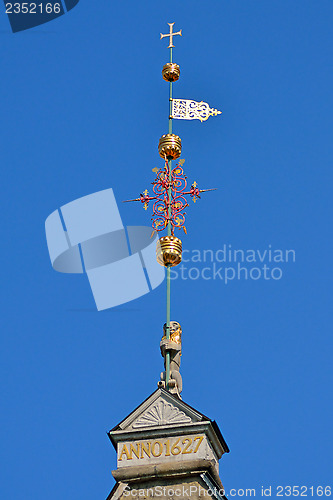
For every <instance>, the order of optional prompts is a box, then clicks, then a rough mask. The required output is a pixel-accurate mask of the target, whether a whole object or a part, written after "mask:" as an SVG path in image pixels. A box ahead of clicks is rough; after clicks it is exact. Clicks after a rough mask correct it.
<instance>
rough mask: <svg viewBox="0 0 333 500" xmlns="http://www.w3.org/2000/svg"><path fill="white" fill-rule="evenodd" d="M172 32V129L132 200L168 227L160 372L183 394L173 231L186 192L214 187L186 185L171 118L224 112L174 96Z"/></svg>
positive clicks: (162, 251)
mask: <svg viewBox="0 0 333 500" xmlns="http://www.w3.org/2000/svg"><path fill="white" fill-rule="evenodd" d="M168 24H169V26H170V32H169V33H168V34H165V35H163V34H162V33H161V39H163V38H165V37H169V46H168V48H169V49H170V62H168V63H167V64H165V65H164V66H163V69H162V76H163V79H164V80H165V81H167V82H169V103H170V104H169V132H168V133H167V134H165V135H162V137H161V138H160V140H159V144H158V151H159V154H160V156H161V158H163V159H164V166H163V167H160V168H153V172H155V174H156V178H155V180H154V181H153V182H152V185H153V195H152V196H149V192H148V190H147V189H146V190H145V191H144V192H143V193H142V194H140V197H139V198H135V199H133V200H126V202H131V201H141V203H142V204H143V206H144V209H145V210H147V208H148V205H149V202H150V201H152V202H153V215H152V227H153V232H152V235H153V234H154V233H155V231H156V232H158V233H159V232H160V231H164V230H166V231H167V235H166V236H162V237H161V238H159V240H158V244H157V249H156V257H157V261H158V262H159V263H160V264H161V265H163V266H165V267H166V283H167V298H166V299H167V300H166V323H165V325H164V336H163V338H162V341H161V344H160V346H161V352H162V355H163V357H164V365H165V372H164V373H163V374H162V376H161V382H160V383H159V384H160V385H161V386H164V387H165V388H166V389H167V390H168V391H170V392H171V393H173V394H176V395H177V396H178V397H180V393H181V390H182V381H181V376H180V373H179V365H180V353H181V327H180V324H179V323H177V322H176V321H170V316H171V315H170V310H171V307H170V306H171V273H170V271H171V267H173V266H177V265H178V264H179V263H180V262H181V260H182V242H181V240H180V239H179V238H177V237H176V236H175V234H174V231H175V229H176V228H177V229H183V230H184V232H185V233H186V227H185V215H186V212H185V211H184V210H185V208H186V207H188V206H189V205H188V202H187V200H186V196H190V197H191V198H192V199H193V201H194V202H196V200H197V199H198V198H200V193H204V192H206V191H213V190H214V188H213V189H199V188H198V187H197V183H196V182H193V183H192V185H191V187H190V188H189V189H188V188H187V177H186V175H185V174H184V170H183V165H184V162H185V160H184V159H180V155H181V149H182V145H181V139H180V137H179V136H178V135H175V134H173V133H172V120H173V119H178V120H194V119H198V120H200V121H201V122H203V121H206V120H207V119H208V118H209V116H216V115H218V114H221V112H220V111H218V110H216V109H214V108H210V107H209V105H208V104H207V103H205V102H203V101H201V102H196V101H192V100H189V99H173V97H172V90H173V88H172V84H173V83H174V82H176V81H177V80H178V79H179V76H180V68H179V66H178V64H176V63H174V62H172V49H173V48H174V45H173V37H174V36H176V35H180V36H182V30H180V31H178V32H177V33H175V32H174V31H173V26H174V24H175V23H168ZM177 159H179V160H178V163H177V164H176V166H175V167H173V166H172V162H173V161H174V160H177Z"/></svg>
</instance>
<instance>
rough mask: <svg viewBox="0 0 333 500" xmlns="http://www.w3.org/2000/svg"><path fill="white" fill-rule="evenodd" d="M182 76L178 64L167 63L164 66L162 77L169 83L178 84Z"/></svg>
mask: <svg viewBox="0 0 333 500" xmlns="http://www.w3.org/2000/svg"><path fill="white" fill-rule="evenodd" d="M179 75H180V68H179V66H178V64H176V63H170V62H169V63H167V64H165V65H164V66H163V69H162V76H163V79H164V80H165V81H167V82H176V81H177V80H178V78H179Z"/></svg>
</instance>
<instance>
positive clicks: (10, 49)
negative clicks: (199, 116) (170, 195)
mask: <svg viewBox="0 0 333 500" xmlns="http://www.w3.org/2000/svg"><path fill="white" fill-rule="evenodd" d="M332 18H333V4H332V2H331V1H329V0H321V1H320V2H314V1H309V0H303V1H293V2H290V1H286V0H279V1H277V0H269V1H268V0H262V1H261V0H252V1H248V0H232V1H226V0H219V1H217V0H215V1H212V0H208V1H206V2H204V3H203V2H197V1H189V0H183V1H182V2H175V1H169V2H163V3H162V2H152V1H150V0H149V1H147V2H132V1H131V0H129V1H127V2H114V1H104V0H103V1H101V2H92V1H83V0H82V1H81V2H79V4H78V5H77V7H75V8H74V9H73V10H72V11H71V12H70V13H68V14H66V15H64V16H62V17H60V18H58V19H56V20H54V21H52V22H50V23H47V24H45V25H43V26H41V27H38V28H34V29H31V30H28V31H25V32H21V33H17V34H13V33H12V32H11V30H10V26H9V22H8V19H7V17H6V15H5V14H4V12H2V14H1V15H0V24H1V26H0V36H1V45H2V55H1V61H2V77H1V84H0V85H1V88H2V93H1V95H2V101H1V129H2V130H1V137H2V146H1V163H2V167H3V168H2V188H3V189H2V241H3V244H2V246H1V252H2V262H3V265H2V290H3V293H2V313H1V317H2V342H1V345H2V348H1V367H2V376H1V380H2V385H3V391H2V412H1V414H2V419H1V420H2V424H1V431H2V436H1V442H2V452H3V453H2V456H3V460H2V462H3V463H2V466H1V469H2V473H3V479H2V480H1V483H0V496H1V498H3V499H10V500H16V499H22V498H25V499H29V500H30V499H31V500H39V499H44V498H45V497H47V498H48V500H56V499H57V500H58V499H59V498H61V499H62V500H67V499H68V500H74V499H80V500H88V499H89V500H95V499H104V498H106V496H107V494H108V493H109V491H110V490H111V488H112V486H113V484H114V480H113V478H112V476H111V470H112V469H114V468H115V466H116V461H115V458H116V457H115V452H114V450H113V448H112V446H111V444H110V442H109V440H108V438H107V435H106V431H108V430H109V429H110V428H112V427H113V426H114V425H116V424H117V423H118V422H119V421H120V420H122V419H123V418H124V417H125V416H126V415H127V414H128V413H129V412H130V411H131V410H132V409H133V408H134V407H136V406H137V405H138V404H139V403H140V402H141V401H142V400H143V399H145V398H146V397H147V396H148V395H149V394H150V393H151V392H153V391H154V390H155V388H156V384H157V380H158V378H159V373H160V371H161V370H162V367H163V362H162V361H163V360H162V358H161V356H160V353H159V341H160V337H161V331H162V325H163V323H164V321H165V287H164V284H163V285H161V286H160V287H159V288H158V289H157V290H155V291H154V292H152V293H150V294H148V295H146V296H144V297H142V298H140V299H138V300H136V301H133V302H131V303H128V304H124V305H123V306H120V307H117V308H115V309H111V310H107V311H103V312H97V310H96V308H95V305H94V302H93V298H92V295H91V291H90V289H89V286H88V283H87V280H86V279H85V278H84V277H82V276H79V275H77V276H75V275H62V274H58V273H56V272H55V271H53V269H52V267H51V265H50V262H49V256H48V252H47V247H46V241H45V234H44V221H45V219H46V217H47V216H48V215H49V214H50V213H51V212H52V211H53V210H55V209H57V208H59V207H60V206H61V205H63V204H65V203H68V202H69V201H72V200H74V199H76V198H79V197H80V196H84V195H86V194H90V193H93V192H96V191H99V190H101V189H106V188H109V187H112V188H113V189H114V192H115V196H116V199H117V200H118V202H120V201H121V200H124V199H129V198H132V197H136V195H137V194H139V193H140V192H142V190H143V189H145V188H146V187H148V188H149V185H150V182H151V181H152V180H153V173H152V171H151V170H152V168H154V167H156V166H161V163H163V162H162V161H161V159H160V158H159V156H158V152H157V144H158V140H159V137H160V136H161V135H162V134H163V133H166V131H167V117H168V86H167V84H166V83H165V82H164V81H163V80H162V77H161V68H162V66H163V64H164V63H165V62H167V61H168V50H167V48H166V45H167V42H166V41H165V40H163V41H160V40H159V34H160V32H163V33H166V32H167V30H168V26H167V24H166V23H167V22H175V23H176V24H175V29H177V30H178V29H180V28H182V30H183V37H182V38H180V37H177V38H178V39H175V45H176V49H175V53H174V60H175V61H176V62H177V63H178V64H180V66H181V78H180V80H179V82H177V84H175V90H174V94H175V97H182V98H189V99H195V100H199V101H200V100H204V101H208V102H209V103H210V104H211V105H212V106H213V107H216V108H218V109H221V110H222V112H223V114H222V115H221V116H218V117H216V118H210V119H209V120H208V121H207V122H206V123H203V124H201V123H200V122H185V121H175V123H174V131H175V132H176V133H179V135H180V136H181V138H182V142H183V155H182V156H183V157H184V158H185V159H186V162H185V165H184V167H185V168H186V173H187V175H188V178H189V180H190V181H192V180H196V181H197V182H198V183H199V186H200V187H217V188H218V191H215V192H213V193H209V194H207V195H206V196H205V197H204V198H203V199H202V200H201V201H199V202H198V203H196V205H193V204H191V206H190V208H189V209H188V210H187V213H188V222H187V228H188V236H186V237H185V236H184V237H182V239H183V243H184V247H185V248H186V249H188V250H189V251H192V250H193V249H197V250H200V251H203V250H204V249H212V250H213V251H214V252H215V251H217V250H219V249H221V248H223V245H227V246H228V245H232V248H235V249H259V250H260V251H264V250H265V249H267V248H269V245H271V248H273V249H282V250H286V249H293V250H295V254H296V261H295V262H289V263H282V264H281V265H280V267H281V269H282V271H283V276H282V278H281V279H279V280H273V279H270V280H264V279H259V280H251V279H248V280H245V279H241V280H236V279H235V280H233V281H231V282H229V283H228V284H225V283H224V282H223V281H222V280H221V279H215V280H204V279H197V280H191V279H187V280H180V279H178V280H175V281H174V282H173V284H172V286H173V291H172V318H173V319H174V320H177V321H179V322H180V323H181V324H182V327H183V356H182V367H181V371H182V375H183V383H184V390H183V399H184V400H185V401H186V402H187V403H189V404H190V405H192V406H194V407H196V408H197V409H198V410H200V411H202V412H203V413H204V414H206V415H208V416H210V417H211V418H213V419H216V420H217V422H218V424H219V426H220V428H221V431H222V433H223V435H224V437H225V439H226V441H227V443H228V445H229V447H230V450H231V452H230V454H229V455H226V456H225V457H223V459H222V461H221V468H220V472H221V478H222V482H223V484H224V485H225V487H226V489H230V488H257V489H259V488H261V486H262V485H265V487H267V486H269V485H272V486H273V488H275V487H276V486H277V485H282V486H286V485H306V486H308V487H310V486H315V487H316V486H319V485H321V486H326V485H328V484H330V481H331V480H332V458H331V449H332V416H333V415H332V408H333V404H332V361H331V352H332V347H333V345H332V344H333V343H332V334H331V333H332V327H331V314H329V313H330V312H331V311H330V309H331V294H329V292H330V291H331V290H330V289H331V274H332V273H331V260H332V257H331V251H330V250H331V246H332V237H331V233H332V231H331V211H332V210H331V203H330V202H331V191H332V185H331V184H332V157H333V154H332V122H333V118H332V116H333V114H332V87H333V69H332V56H333V54H332ZM120 208H121V215H122V219H123V222H124V224H129V225H136V224H138V225H140V224H141V225H144V224H148V223H149V215H148V213H147V212H145V211H144V210H143V209H142V207H141V206H138V205H136V204H124V205H121V207H120ZM194 265H195V266H197V267H198V268H200V269H202V267H203V265H202V264H200V266H201V267H200V266H199V265H198V264H194ZM272 496H273V497H274V496H275V495H274V494H273V495H272Z"/></svg>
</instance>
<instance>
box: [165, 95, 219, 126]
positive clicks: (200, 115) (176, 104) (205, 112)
mask: <svg viewBox="0 0 333 500" xmlns="http://www.w3.org/2000/svg"><path fill="white" fill-rule="evenodd" d="M220 114H221V111H218V110H217V109H214V108H210V107H209V105H208V104H207V102H203V101H200V102H197V101H192V100H190V99H172V115H171V116H172V118H175V119H176V120H200V121H201V122H204V121H205V120H208V118H209V117H210V116H216V115H220Z"/></svg>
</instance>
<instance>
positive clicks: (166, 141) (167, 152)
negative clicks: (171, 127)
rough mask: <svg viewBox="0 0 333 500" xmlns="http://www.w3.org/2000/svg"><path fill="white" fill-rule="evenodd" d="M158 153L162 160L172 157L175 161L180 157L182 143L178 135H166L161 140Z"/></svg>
mask: <svg viewBox="0 0 333 500" xmlns="http://www.w3.org/2000/svg"><path fill="white" fill-rule="evenodd" d="M158 152H159V153H160V156H161V157H162V158H165V157H168V156H171V158H172V159H173V160H176V159H177V158H179V157H180V155H181V153H182V141H181V139H180V137H179V136H178V135H175V134H165V135H162V137H161V138H160V140H159V143H158Z"/></svg>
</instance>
